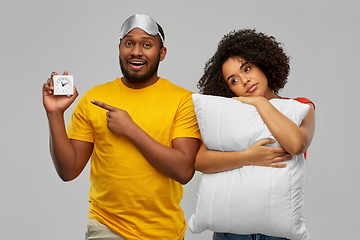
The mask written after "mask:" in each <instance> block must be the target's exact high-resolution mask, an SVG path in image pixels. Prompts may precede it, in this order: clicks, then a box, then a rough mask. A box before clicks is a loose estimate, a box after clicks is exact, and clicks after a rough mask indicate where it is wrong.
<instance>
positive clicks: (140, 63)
mask: <svg viewBox="0 0 360 240" xmlns="http://www.w3.org/2000/svg"><path fill="white" fill-rule="evenodd" d="M130 64H133V65H144V64H145V63H144V62H130Z"/></svg>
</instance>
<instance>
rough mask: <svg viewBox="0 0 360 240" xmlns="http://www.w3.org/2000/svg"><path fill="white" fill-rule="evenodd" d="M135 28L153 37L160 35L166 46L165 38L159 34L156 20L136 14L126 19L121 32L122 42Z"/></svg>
mask: <svg viewBox="0 0 360 240" xmlns="http://www.w3.org/2000/svg"><path fill="white" fill-rule="evenodd" d="M134 28H140V29H141V30H143V31H144V32H146V33H147V34H149V35H151V36H155V35H158V34H159V36H160V39H161V41H162V43H163V44H164V38H163V36H162V35H161V33H160V32H159V28H158V25H157V24H156V22H155V20H154V19H152V18H151V17H149V16H147V15H144V14H135V15H132V16H131V17H129V18H128V19H126V21H125V22H124V23H123V25H122V27H121V30H120V40H121V39H123V38H124V37H125V36H126V34H128V33H129V32H130V31H131V30H133V29H134Z"/></svg>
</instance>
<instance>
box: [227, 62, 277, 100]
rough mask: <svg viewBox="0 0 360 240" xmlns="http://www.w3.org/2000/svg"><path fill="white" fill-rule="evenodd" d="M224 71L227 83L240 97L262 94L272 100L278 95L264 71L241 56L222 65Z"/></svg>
mask: <svg viewBox="0 0 360 240" xmlns="http://www.w3.org/2000/svg"><path fill="white" fill-rule="evenodd" d="M222 73H223V76H224V79H225V82H226V84H227V85H228V86H229V88H230V89H231V91H233V93H235V94H236V96H238V97H240V96H241V97H246V96H262V97H265V98H266V99H268V100H270V99H271V98H274V97H275V96H276V95H275V93H274V92H273V91H272V89H271V88H270V87H269V85H268V80H267V77H266V76H265V74H264V73H263V71H262V70H260V69H259V68H258V67H256V66H255V65H254V64H252V63H249V62H246V61H245V60H244V59H242V58H241V57H238V56H234V57H231V58H229V59H228V60H227V61H226V62H225V63H224V64H223V66H222Z"/></svg>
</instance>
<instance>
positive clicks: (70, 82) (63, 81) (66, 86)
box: [53, 75, 74, 95]
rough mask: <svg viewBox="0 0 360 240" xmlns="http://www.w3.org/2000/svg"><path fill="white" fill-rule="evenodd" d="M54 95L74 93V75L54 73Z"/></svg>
mask: <svg viewBox="0 0 360 240" xmlns="http://www.w3.org/2000/svg"><path fill="white" fill-rule="evenodd" d="M53 80H54V95H74V78H73V76H72V75H54V76H53Z"/></svg>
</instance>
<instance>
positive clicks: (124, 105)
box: [68, 78, 200, 240]
mask: <svg viewBox="0 0 360 240" xmlns="http://www.w3.org/2000/svg"><path fill="white" fill-rule="evenodd" d="M91 100H98V101H101V102H104V103H107V104H109V105H111V106H114V107H117V108H120V109H123V110H125V111H127V112H128V113H129V114H130V116H131V117H132V119H133V120H134V121H135V122H136V123H137V124H138V125H139V127H141V128H142V129H143V130H144V131H145V132H147V133H148V134H149V135H150V136H151V137H153V138H154V139H155V140H156V141H158V142H160V143H162V144H164V145H166V146H169V147H171V141H172V140H173V139H175V138H179V137H190V138H199V139H200V132H199V129H198V125H197V122H196V116H195V112H194V106H193V103H192V98H191V92H190V91H188V90H185V89H183V88H181V87H178V86H176V85H174V84H172V83H171V82H169V81H168V80H166V79H163V78H160V79H159V80H158V81H157V82H156V83H155V84H153V85H151V86H149V87H147V88H143V89H131V88H128V87H126V86H125V85H124V84H123V83H122V81H121V79H120V78H119V79H116V80H114V81H112V82H108V83H105V84H103V85H100V86H96V87H94V88H92V89H91V90H90V91H88V92H86V93H85V94H84V96H82V97H81V98H80V100H79V102H78V104H77V106H76V107H75V109H74V111H73V114H72V116H71V119H70V122H69V125H68V136H69V138H71V139H77V140H81V141H86V142H92V143H94V149H93V153H92V157H91V172H90V182H91V187H90V192H89V194H90V198H89V202H90V210H89V217H90V218H93V219H95V220H97V221H98V222H100V223H103V224H105V225H107V226H108V227H109V228H110V229H111V230H112V231H114V232H115V233H117V234H119V235H120V236H122V237H124V238H125V239H129V240H130V239H151V240H153V239H171V240H176V239H182V238H183V237H184V234H185V228H186V222H185V219H184V213H183V211H182V209H181V208H180V201H181V198H182V195H183V188H182V185H181V184H180V183H178V182H176V181H175V180H172V179H170V178H169V177H167V176H165V175H163V174H162V173H160V172H159V171H157V170H156V169H155V168H154V167H153V166H152V165H151V164H150V163H149V162H148V161H147V160H146V159H145V158H144V156H143V155H142V154H141V153H140V152H139V151H138V150H137V148H136V147H135V146H134V145H133V144H132V143H131V142H130V141H129V140H128V139H127V138H126V137H123V136H117V135H115V134H113V133H112V132H111V131H110V130H109V129H108V128H107V122H106V112H107V111H106V110H104V109H102V108H99V107H97V106H95V105H93V104H91V102H90V101H91Z"/></svg>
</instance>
